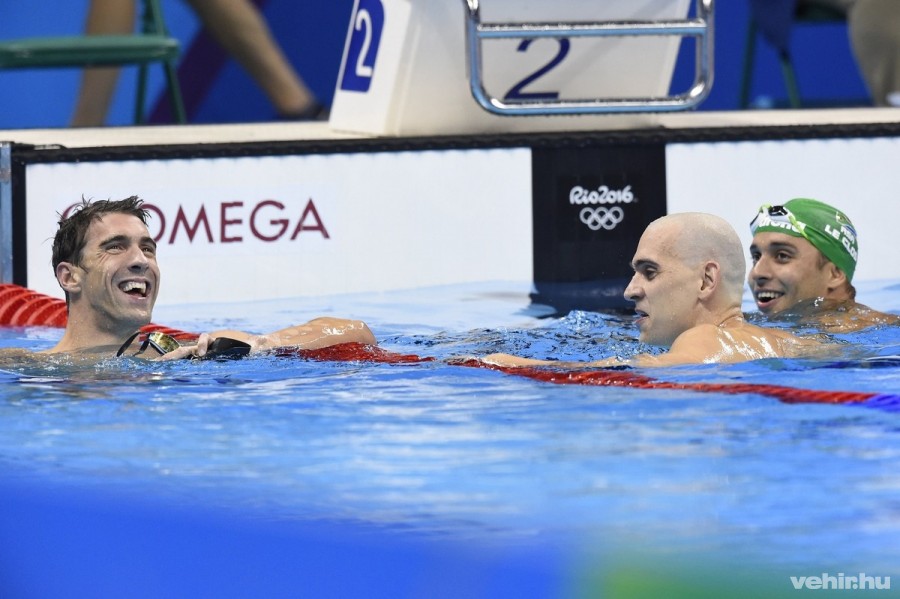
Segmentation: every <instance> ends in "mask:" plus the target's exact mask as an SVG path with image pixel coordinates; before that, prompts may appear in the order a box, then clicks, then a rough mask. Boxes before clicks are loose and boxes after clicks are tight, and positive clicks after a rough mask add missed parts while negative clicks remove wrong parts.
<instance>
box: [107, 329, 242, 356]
mask: <svg viewBox="0 0 900 599" xmlns="http://www.w3.org/2000/svg"><path fill="white" fill-rule="evenodd" d="M141 334H142V332H141V331H137V332H136V333H134V334H133V335H132V336H131V337H129V338H128V340H127V341H125V343H123V344H122V347H120V348H119V351H117V352H116V357H117V358H118V357H120V356H121V355H122V354H124V353H125V350H127V349H128V348H129V347H131V344H132V343H134V340H135V339H137V338H138V336H139V335H141ZM143 334H144V335H145V337H144V340H143V341H141V345H140V348H139V349H138V351H137V352H135V353H134V354H132V355H133V356H140V355H141V354H142V353H144V352H145V351H147V349H148V348H153V349H155V350H156V351H157V352H159V355H161V356H162V355H165V354H167V353H169V352H171V351H175V350H176V349H178V348H179V347H181V344H180V343H178V340H177V339H175V337H172V336H171V335H167V334H166V333H162V332H160V331H153V332H152V333H143ZM249 353H250V345H249V344H248V343H244V342H243V341H238V340H237V339H231V338H230V337H216V338H215V339H213V341H212V343H210V344H209V347H207V349H206V354H205V355H204V356H202V357H201V358H200V359H201V360H223V359H235V358H242V357H244V356H246V355H247V354H249ZM191 359H196V357H195V356H191Z"/></svg>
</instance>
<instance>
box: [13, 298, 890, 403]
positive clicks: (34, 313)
mask: <svg viewBox="0 0 900 599" xmlns="http://www.w3.org/2000/svg"><path fill="white" fill-rule="evenodd" d="M0 326H50V327H64V326H66V303H65V301H63V300H60V299H57V298H53V297H50V296H47V295H43V294H40V293H36V292H34V291H31V290H30V289H26V288H24V287H21V286H19V285H11V284H0ZM141 330H142V331H147V332H150V331H161V332H163V333H167V334H169V335H171V336H173V337H175V338H176V339H178V340H179V341H190V340H194V339H196V338H197V334H196V333H188V332H186V331H181V330H178V329H173V328H170V327H164V326H161V325H157V324H148V325H147V326H145V327H143V328H141ZM275 355H277V356H282V357H297V358H304V359H308V360H319V361H329V362H354V361H356V362H376V363H382V364H416V363H423V362H433V361H434V358H428V357H424V358H423V357H421V356H417V355H414V354H400V353H396V352H392V351H388V350H386V349H382V348H380V347H375V346H371V345H363V344H361V343H342V344H340V345H333V346H331V347H325V348H321V349H295V348H287V347H286V348H281V349H279V350H276V352H275ZM455 364H457V365H459V366H469V367H477V368H486V369H489V370H496V371H499V372H503V373H506V374H511V375H515V376H521V377H526V378H530V379H534V380H538V381H543V382H547V383H554V384H557V385H596V386H601V387H631V388H635V389H677V390H682V391H699V392H703V393H721V394H725V395H737V394H741V393H754V394H758V395H764V396H767V397H773V398H775V399H777V400H779V401H781V402H783V403H791V404H793V403H829V404H843V403H854V404H859V403H865V404H866V405H871V406H873V407H879V408H883V409H890V410H898V411H900V395H895V394H884V393H862V392H857V391H820V390H815V389H798V388H796V387H787V386H783V385H761V384H754V383H676V382H670V381H660V380H657V379H654V378H651V377H649V376H646V375H643V374H637V373H634V372H630V371H626V370H575V371H561V370H555V369H552V368H534V367H518V368H511V367H505V366H494V365H491V364H485V363H484V362H480V361H478V360H463V361H460V362H456V363H455Z"/></svg>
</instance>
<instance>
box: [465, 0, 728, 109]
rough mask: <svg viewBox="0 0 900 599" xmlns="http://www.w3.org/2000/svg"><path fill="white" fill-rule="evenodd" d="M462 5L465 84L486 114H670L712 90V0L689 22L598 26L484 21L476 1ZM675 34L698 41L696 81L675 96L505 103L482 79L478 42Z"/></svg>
mask: <svg viewBox="0 0 900 599" xmlns="http://www.w3.org/2000/svg"><path fill="white" fill-rule="evenodd" d="M463 2H464V3H465V6H466V66H467V70H468V76H469V85H470V87H471V89H472V95H473V96H474V98H475V100H476V101H477V102H478V104H479V105H481V107H482V108H484V109H485V110H487V111H488V112H491V113H494V114H499V115H508V116H528V115H531V116H549V115H579V114H602V113H625V112H674V111H678V110H689V109H691V108H695V107H697V106H698V105H699V104H700V102H702V101H703V100H704V99H706V97H707V96H708V95H709V92H710V89H711V88H712V81H713V4H714V0H696V11H695V12H696V16H695V17H694V18H692V19H684V20H670V21H604V22H596V23H482V22H481V14H480V6H479V2H480V0H463ZM676 35H677V36H681V37H694V38H697V43H696V68H695V76H694V83H693V84H692V86H691V88H690V89H689V90H688V91H687V92H685V93H682V94H678V95H674V96H659V97H646V98H597V99H593V100H556V99H554V100H549V101H548V100H544V99H537V100H516V101H505V100H500V99H498V98H495V97H493V96H491V95H490V94H489V93H488V92H487V91H486V90H485V87H484V82H483V80H482V53H481V42H482V40H485V39H507V38H513V39H522V38H528V39H534V38H556V39H558V38H563V37H611V36H676Z"/></svg>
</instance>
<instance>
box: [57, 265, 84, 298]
mask: <svg viewBox="0 0 900 599" xmlns="http://www.w3.org/2000/svg"><path fill="white" fill-rule="evenodd" d="M81 276H82V270H81V269H80V268H79V267H77V266H75V265H74V264H72V263H71V262H60V263H59V264H57V265H56V281H57V282H58V283H59V286H60V287H62V289H63V291H65V292H66V293H77V292H79V291H81Z"/></svg>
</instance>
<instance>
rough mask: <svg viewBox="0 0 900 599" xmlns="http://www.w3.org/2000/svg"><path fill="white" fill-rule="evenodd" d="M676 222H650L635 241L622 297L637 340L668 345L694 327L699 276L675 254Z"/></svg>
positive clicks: (677, 226) (677, 229) (677, 230)
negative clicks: (630, 272) (631, 307)
mask: <svg viewBox="0 0 900 599" xmlns="http://www.w3.org/2000/svg"><path fill="white" fill-rule="evenodd" d="M679 228H680V227H679V225H678V224H677V223H674V222H672V221H668V222H654V223H651V224H650V226H649V227H647V230H646V231H645V232H644V234H643V235H642V236H641V240H640V242H639V243H638V247H637V250H636V251H635V253H634V258H633V259H632V261H631V266H632V268H633V269H634V276H633V277H632V278H631V282H630V283H629V284H628V287H626V289H625V299H627V300H629V301H633V302H634V304H635V305H634V309H635V312H636V313H637V320H636V324H637V326H638V328H639V329H640V340H641V341H642V342H644V343H649V344H651V345H661V346H666V347H668V346H671V345H672V343H673V342H674V341H675V339H676V338H677V337H678V336H679V335H680V334H681V333H683V332H684V331H686V330H687V329H689V328H691V327H692V326H694V319H695V310H696V307H697V296H696V294H695V293H693V291H694V290H695V289H699V285H700V282H701V276H700V274H699V272H698V271H697V270H696V269H695V268H691V267H690V266H689V265H687V264H685V262H684V261H683V260H682V259H680V258H679V257H678V253H677V251H676V244H677V235H678V234H679Z"/></svg>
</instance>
